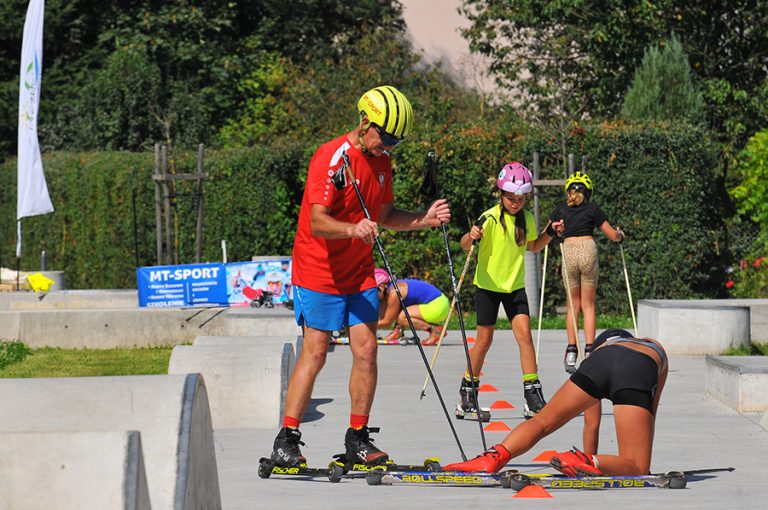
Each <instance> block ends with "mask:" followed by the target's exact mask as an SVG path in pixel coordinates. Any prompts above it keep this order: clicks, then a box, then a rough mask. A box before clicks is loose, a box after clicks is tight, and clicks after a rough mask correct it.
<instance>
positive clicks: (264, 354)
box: [168, 341, 296, 429]
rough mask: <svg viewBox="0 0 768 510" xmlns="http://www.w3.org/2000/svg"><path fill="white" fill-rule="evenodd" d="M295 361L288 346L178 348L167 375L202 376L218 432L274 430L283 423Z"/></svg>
mask: <svg viewBox="0 0 768 510" xmlns="http://www.w3.org/2000/svg"><path fill="white" fill-rule="evenodd" d="M295 363H296V356H295V354H294V351H293V345H291V344H290V343H287V342H284V341H283V342H282V343H273V342H266V343H263V344H253V343H251V345H177V346H176V347H174V348H173V352H172V353H171V360H170V364H169V366H168V373H169V374H186V373H201V374H203V377H204V378H205V381H206V389H207V393H208V401H209V405H210V409H211V421H212V423H213V426H214V427H216V428H217V429H225V428H268V429H274V428H275V427H277V426H278V425H279V424H280V423H282V420H283V413H284V411H285V394H286V392H287V391H288V381H289V380H290V378H291V374H292V373H293V366H294V364H295Z"/></svg>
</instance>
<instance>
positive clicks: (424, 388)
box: [419, 216, 485, 400]
mask: <svg viewBox="0 0 768 510" xmlns="http://www.w3.org/2000/svg"><path fill="white" fill-rule="evenodd" d="M484 220H485V216H483V217H482V218H481V219H480V221H479V222H478V223H479V224H480V225H482V222H483V221H484ZM476 225H477V223H476ZM474 250H475V243H472V246H470V247H469V253H468V254H467V260H466V262H464V269H462V271H461V276H460V277H459V285H458V286H457V287H456V294H454V295H453V300H452V301H451V308H450V310H448V317H446V319H445V324H444V325H443V331H441V332H440V338H438V340H437V344H435V345H436V348H435V354H434V355H433V356H432V362H431V363H430V364H429V367H430V368H431V369H433V370H434V368H435V361H437V355H438V354H439V352H440V346H441V345H442V343H443V338H444V337H445V333H446V332H447V331H448V322H450V320H451V315H452V314H453V308H454V305H456V299H457V298H458V293H459V292H460V291H461V284H462V283H464V276H466V274H467V270H468V269H469V262H470V261H471V260H472V252H473V251H474ZM427 383H429V377H427V378H425V379H424V386H422V388H421V396H420V397H419V400H421V399H423V398H424V397H425V396H426V391H427Z"/></svg>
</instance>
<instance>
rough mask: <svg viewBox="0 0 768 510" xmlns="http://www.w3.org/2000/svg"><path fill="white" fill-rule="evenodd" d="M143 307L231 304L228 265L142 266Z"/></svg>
mask: <svg viewBox="0 0 768 510" xmlns="http://www.w3.org/2000/svg"><path fill="white" fill-rule="evenodd" d="M136 276H137V279H138V288H139V306H147V307H168V306H195V305H224V306H227V305H228V299H227V281H226V269H225V266H224V264H185V265H183V266H155V267H140V268H138V269H137V270H136Z"/></svg>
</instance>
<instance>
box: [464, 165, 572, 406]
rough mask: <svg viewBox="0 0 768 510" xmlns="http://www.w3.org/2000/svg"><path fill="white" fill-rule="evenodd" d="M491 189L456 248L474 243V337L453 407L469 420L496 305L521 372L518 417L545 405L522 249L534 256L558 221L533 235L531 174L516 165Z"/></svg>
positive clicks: (503, 171) (505, 170)
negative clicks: (494, 195)
mask: <svg viewBox="0 0 768 510" xmlns="http://www.w3.org/2000/svg"><path fill="white" fill-rule="evenodd" d="M496 185H497V186H498V188H499V191H500V195H501V196H500V201H499V203H498V204H497V205H494V206H493V207H491V208H490V209H488V210H487V211H485V212H484V213H483V217H484V221H482V222H481V223H480V224H481V225H482V226H480V227H478V226H477V225H475V226H473V227H472V230H470V231H469V232H468V233H466V234H464V236H463V237H462V238H461V246H462V248H464V249H465V250H469V248H470V246H471V245H472V243H473V242H476V241H479V242H480V245H479V249H478V261H477V269H476V270H475V279H474V284H475V286H476V287H477V289H476V291H475V312H476V313H477V339H476V341H475V346H474V348H473V349H472V350H471V351H470V360H471V363H472V376H473V378H474V380H472V378H471V377H470V374H469V372H465V374H464V377H463V378H462V380H461V388H460V390H459V394H460V395H461V402H460V403H459V405H457V406H456V416H457V417H458V418H464V417H475V419H476V416H477V413H478V410H477V408H476V406H475V402H476V399H475V397H476V391H477V388H478V387H479V385H480V378H479V377H478V374H480V371H481V370H482V368H483V362H484V361H485V356H486V354H487V353H488V349H489V348H490V347H491V343H492V342H493V332H494V329H495V327H496V318H497V317H498V313H499V305H500V304H503V305H504V311H505V312H506V314H507V318H508V319H509V322H510V323H511V325H512V331H513V333H514V334H515V339H516V340H517V345H518V347H519V349H520V363H521V365H522V369H523V394H524V396H525V410H524V412H523V415H524V416H525V417H526V418H531V417H532V416H534V415H535V414H536V413H538V412H539V411H541V409H542V408H543V407H544V405H545V404H546V401H545V400H544V394H543V392H542V390H541V382H539V375H538V373H537V371H538V368H537V364H536V352H535V351H534V348H533V339H532V337H531V325H530V313H529V309H528V297H527V296H526V293H525V265H524V260H523V258H524V255H525V250H526V248H527V249H529V250H531V251H533V252H538V251H540V250H541V249H543V248H544V246H546V245H547V243H549V242H550V241H551V240H552V238H553V237H554V236H556V235H557V233H556V232H557V229H562V226H563V222H562V221H558V222H556V223H550V224H549V225H548V226H547V230H546V232H544V233H542V234H541V235H539V234H538V233H537V232H536V222H535V220H534V217H533V214H532V213H531V212H530V211H527V210H525V202H526V200H527V198H528V196H529V195H530V194H531V193H532V192H533V176H532V175H531V172H530V170H528V169H527V168H526V167H525V166H523V165H522V164H521V163H518V162H516V161H514V162H512V163H507V164H506V165H505V166H504V168H502V169H501V172H500V173H499V176H498V179H497V180H496ZM483 411H484V412H483V413H482V415H481V416H482V419H483V421H487V420H488V419H490V413H489V412H486V411H485V410H483Z"/></svg>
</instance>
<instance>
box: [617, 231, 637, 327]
mask: <svg viewBox="0 0 768 510" xmlns="http://www.w3.org/2000/svg"><path fill="white" fill-rule="evenodd" d="M619 250H620V251H621V264H622V266H624V280H625V281H626V282H627V297H629V311H630V312H631V313H632V324H633V325H634V326H635V336H637V320H636V319H635V305H634V304H633V303H632V290H631V289H630V288H629V273H627V263H626V261H625V260H624V246H623V245H622V244H619Z"/></svg>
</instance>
